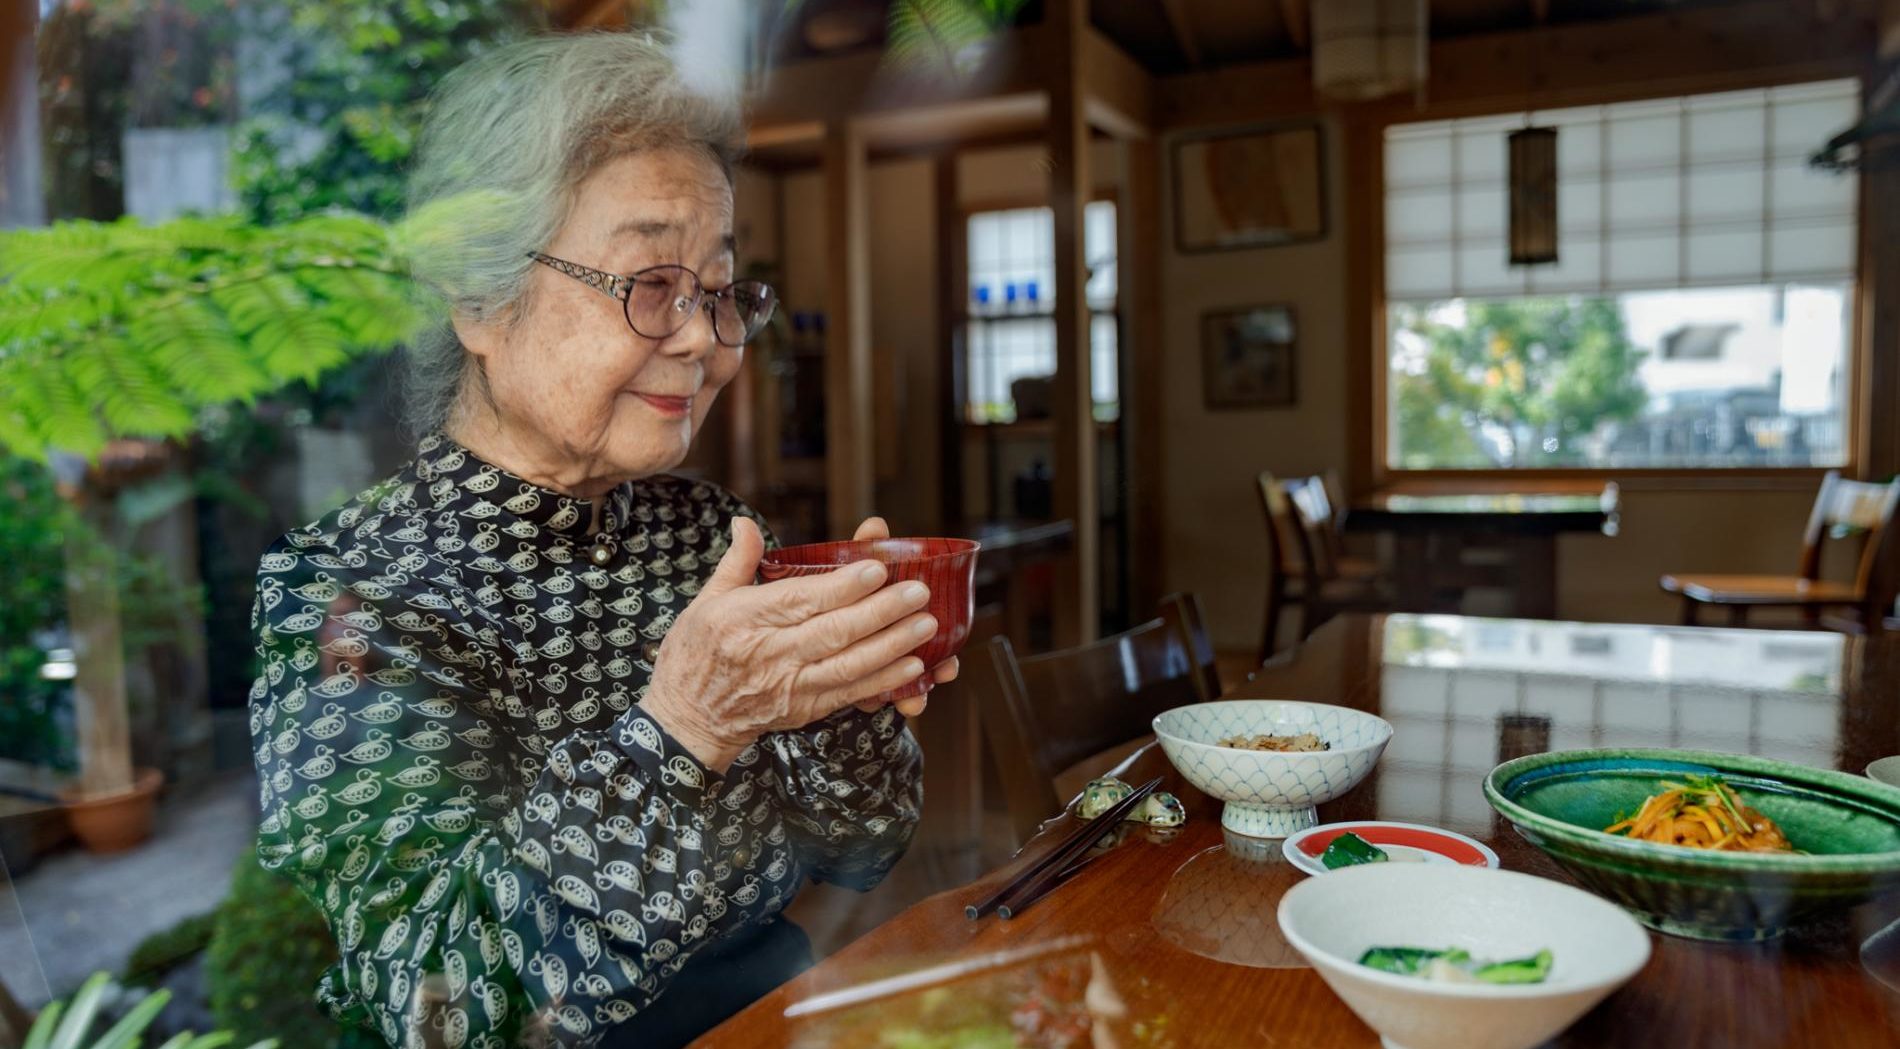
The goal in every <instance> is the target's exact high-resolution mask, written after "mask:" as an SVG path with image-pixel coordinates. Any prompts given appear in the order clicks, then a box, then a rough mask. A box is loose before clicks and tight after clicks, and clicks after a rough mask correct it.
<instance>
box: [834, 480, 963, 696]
mask: <svg viewBox="0 0 1900 1049" xmlns="http://www.w3.org/2000/svg"><path fill="white" fill-rule="evenodd" d="M890 537H891V526H890V522H888V521H886V520H884V519H883V518H882V517H867V518H865V519H864V523H863V524H861V525H859V526H858V531H857V534H856V535H854V536H852V537H851V538H852V539H854V540H857V541H859V542H862V541H864V540H866V539H889V538H890ZM959 666H960V664H959V663H958V662H957V657H955V656H951V657H950V658H949V659H946V660H944V661H943V662H941V663H938V664H937V665H936V666H934V667H931V668H930V687H932V688H935V687H937V686H938V685H943V684H948V683H949V682H952V681H955V680H956V679H957V669H958V668H959ZM884 702H885V701H883V700H876V699H871V700H866V701H864V702H862V703H859V704H858V709H859V710H862V711H866V712H869V711H873V710H876V709H877V708H879V707H881V706H883V705H884ZM929 705H930V695H929V693H925V694H924V695H921V696H911V697H908V698H906V699H900V700H898V701H897V712H898V713H900V714H902V715H904V716H905V717H907V718H914V717H916V716H917V715H919V714H922V713H923V712H924V708H925V707H927V706H929Z"/></svg>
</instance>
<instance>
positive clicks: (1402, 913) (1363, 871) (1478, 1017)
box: [1279, 863, 1649, 1049]
mask: <svg viewBox="0 0 1900 1049" xmlns="http://www.w3.org/2000/svg"><path fill="white" fill-rule="evenodd" d="M1279 918H1280V931H1281V933H1283V934H1284V935H1285V936H1286V939H1287V942H1288V943H1290V944H1292V945H1293V948H1294V949H1295V950H1297V951H1299V952H1300V953H1301V954H1302V955H1304V956H1305V957H1306V960H1307V961H1309V962H1311V963H1312V965H1313V968H1314V969H1315V970H1316V971H1317V972H1318V973H1319V975H1320V978H1321V979H1323V980H1325V981H1326V986H1328V987H1331V988H1332V989H1333V993H1335V994H1337V995H1339V997H1340V998H1341V999H1342V1000H1343V1001H1344V1002H1345V1003H1346V1006H1347V1008H1350V1009H1351V1010H1352V1011H1353V1012H1354V1013H1355V1014H1357V1015H1358V1017H1359V1018H1360V1019H1361V1020H1364V1021H1365V1022H1366V1025H1367V1026H1369V1027H1371V1028H1372V1029H1373V1030H1375V1031H1377V1032H1379V1036H1380V1038H1381V1039H1383V1040H1384V1043H1385V1045H1386V1049H1527V1047H1529V1046H1534V1045H1540V1044H1542V1043H1543V1042H1544V1041H1545V1040H1547V1039H1549V1038H1550V1037H1551V1036H1553V1035H1555V1034H1557V1032H1559V1031H1562V1030H1563V1029H1564V1028H1566V1027H1569V1026H1570V1025H1571V1024H1572V1023H1574V1022H1576V1020H1577V1018H1578V1017H1580V1016H1582V1015H1583V1014H1584V1013H1586V1012H1589V1011H1590V1009H1591V1007H1593V1006H1595V1005H1596V1004H1597V1003H1598V1002H1600V1001H1602V1000H1603V999H1604V998H1606V997H1608V996H1609V995H1610V993H1611V992H1612V991H1614V990H1616V989H1617V988H1618V987H1621V986H1622V985H1623V984H1624V983H1625V982H1627V981H1628V980H1629V979H1630V977H1632V976H1635V975H1636V974H1637V972H1639V971H1641V969H1642V968H1643V966H1644V964H1646V963H1647V962H1648V961H1649V934H1648V933H1646V932H1644V931H1643V929H1642V927H1641V926H1639V925H1637V924H1636V922H1635V921H1633V920H1631V919H1630V916H1629V915H1627V914H1625V913H1623V912H1622V911H1621V910H1619V909H1618V908H1617V907H1616V906H1615V905H1614V904H1611V903H1608V902H1607V901H1604V900H1601V899H1598V898H1597V897H1595V896H1592V895H1590V894H1589V893H1587V892H1584V891H1582V890H1581V889H1574V888H1571V887H1570V886H1568V885H1565V884H1563V883H1561V882H1555V881H1551V880H1549V879H1547V878H1537V877H1532V876H1531V875H1528V874H1519V873H1516V872H1514V871H1502V870H1491V869H1488V868H1484V867H1463V866H1455V865H1450V864H1447V865H1444V866H1421V865H1416V864H1400V863H1373V864H1367V865H1366V866H1363V867H1347V868H1345V869H1343V870H1336V871H1333V872H1332V873H1330V874H1328V875H1326V876H1325V877H1324V878H1308V879H1307V880H1305V881H1303V882H1301V883H1300V884H1298V885H1295V886H1294V887H1293V888H1291V889H1288V890H1287V893H1286V895H1285V896H1283V897H1281V899H1280V912H1279ZM1369 947H1434V948H1441V949H1443V948H1451V947H1462V948H1464V949H1465V950H1467V951H1469V952H1471V955H1472V957H1474V958H1480V959H1485V960H1489V961H1507V960H1510V959H1514V958H1523V957H1527V956H1529V955H1533V954H1536V953H1537V952H1538V951H1540V950H1548V951H1550V953H1551V956H1552V957H1551V967H1550V976H1549V978H1547V979H1546V980H1545V981H1544V982H1543V983H1536V984H1517V985H1497V984H1485V983H1478V984H1462V983H1435V982H1432V981H1429V980H1424V979H1420V978H1419V977H1416V976H1399V975H1397V974H1394V973H1388V972H1380V971H1379V970H1376V969H1369V968H1367V967H1365V966H1363V965H1360V964H1359V957H1360V955H1362V954H1364V953H1365V951H1366V949H1367V948H1369Z"/></svg>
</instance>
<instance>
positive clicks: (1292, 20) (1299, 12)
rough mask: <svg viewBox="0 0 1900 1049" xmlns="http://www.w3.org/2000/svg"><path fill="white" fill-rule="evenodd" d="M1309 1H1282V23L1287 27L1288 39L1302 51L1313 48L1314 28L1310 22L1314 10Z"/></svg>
mask: <svg viewBox="0 0 1900 1049" xmlns="http://www.w3.org/2000/svg"><path fill="white" fill-rule="evenodd" d="M1307 5H1308V0H1280V21H1281V22H1282V23H1284V24H1285V25H1286V38H1287V39H1288V40H1291V41H1292V42H1293V46H1294V47H1297V48H1299V49H1300V50H1302V51H1310V50H1312V47H1313V27H1312V24H1311V23H1310V22H1309V21H1308V18H1309V16H1310V15H1311V14H1312V8H1311V7H1309V6H1307Z"/></svg>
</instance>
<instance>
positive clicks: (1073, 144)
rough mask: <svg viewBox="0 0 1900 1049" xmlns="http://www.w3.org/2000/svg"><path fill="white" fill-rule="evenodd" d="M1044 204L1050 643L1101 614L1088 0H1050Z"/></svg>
mask: <svg viewBox="0 0 1900 1049" xmlns="http://www.w3.org/2000/svg"><path fill="white" fill-rule="evenodd" d="M1047 12H1048V13H1047V14H1046V15H1045V18H1046V19H1047V25H1048V26H1049V27H1050V29H1051V30H1052V32H1051V33H1050V46H1049V47H1048V48H1047V52H1048V57H1047V63H1046V68H1047V70H1048V76H1049V80H1048V85H1049V160H1050V165H1049V208H1050V210H1051V211H1052V212H1054V215H1055V274H1056V287H1055V292H1056V311H1055V322H1056V374H1055V390H1054V400H1055V434H1056V435H1055V478H1054V482H1055V511H1056V516H1057V517H1063V518H1067V519H1068V520H1070V521H1071V522H1073V523H1074V527H1075V540H1074V547H1073V549H1072V554H1071V557H1070V558H1069V559H1068V560H1067V561H1065V562H1064V563H1063V565H1062V566H1061V568H1060V569H1059V570H1058V572H1057V583H1056V595H1055V598H1056V599H1055V641H1056V644H1057V645H1058V646H1065V647H1066V646H1070V645H1076V644H1080V643H1082V642H1085V641H1091V640H1093V639H1094V638H1095V636H1096V633H1097V631H1098V630H1099V626H1100V620H1101V601H1100V598H1099V594H1100V588H1101V511H1100V509H1099V503H1100V501H1101V499H1100V492H1099V487H1100V484H1101V480H1100V473H1099V471H1098V469H1097V466H1096V458H1097V449H1098V440H1097V437H1096V429H1095V413H1094V399H1093V397H1092V396H1091V392H1090V391H1091V387H1092V383H1091V376H1090V368H1089V364H1090V362H1089V308H1088V302H1087V301H1086V300H1085V299H1084V297H1083V288H1084V287H1085V286H1086V284H1087V283H1088V260H1087V258H1086V257H1085V253H1084V251H1083V245H1082V235H1083V225H1082V209H1083V208H1084V207H1085V206H1086V205H1087V204H1088V199H1089V192H1090V190H1091V189H1092V188H1093V185H1092V183H1091V182H1090V179H1089V128H1088V117H1087V105H1088V100H1087V97H1086V88H1085V83H1086V81H1085V76H1086V68H1085V65H1086V62H1085V56H1086V50H1085V46H1084V41H1085V39H1086V35H1087V33H1088V32H1089V13H1088V4H1087V2H1086V0H1051V3H1050V4H1049V6H1048V8H1047Z"/></svg>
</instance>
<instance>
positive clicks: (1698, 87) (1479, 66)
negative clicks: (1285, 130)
mask: <svg viewBox="0 0 1900 1049" xmlns="http://www.w3.org/2000/svg"><path fill="white" fill-rule="evenodd" d="M1884 2H1889V3H1900V0H1884ZM1896 43H1897V44H1900V40H1897V41H1896ZM1873 46H1874V34H1873V33H1872V32H1871V26H1870V25H1869V24H1868V23H1867V22H1866V20H1865V19H1862V18H1842V19H1838V20H1836V21H1833V22H1820V21H1817V20H1815V19H1814V18H1813V17H1812V14H1811V12H1810V11H1809V9H1808V8H1807V7H1806V6H1805V5H1800V4H1789V3H1787V2H1786V0H1753V2H1748V3H1737V4H1725V5H1722V6H1720V7H1708V8H1692V9H1687V10H1681V11H1674V12H1669V13H1665V14H1658V15H1640V16H1633V17H1630V18H1622V19H1615V20H1606V21H1602V22H1590V23H1582V24H1576V25H1569V26H1565V27H1564V28H1563V29H1562V30H1561V31H1557V30H1551V29H1538V30H1528V31H1526V30H1519V31H1516V32H1511V33H1494V34H1486V35H1482V36H1467V37H1456V38H1453V39H1450V40H1441V41H1434V42H1433V43H1432V47H1431V59H1430V69H1431V81H1430V82H1429V83H1428V84H1427V85H1426V89H1425V91H1424V98H1425V104H1424V106H1423V107H1422V108H1421V107H1420V106H1417V105H1415V104H1414V103H1413V101H1412V99H1411V98H1410V97H1409V96H1407V97H1405V98H1395V99H1388V100H1385V101H1381V102H1371V103H1365V104H1360V105H1352V106H1341V105H1339V104H1336V103H1331V102H1329V101H1327V100H1324V99H1320V98H1317V97H1316V96H1315V95H1314V93H1313V91H1312V87H1311V84H1310V82H1309V78H1310V76H1311V73H1310V69H1309V67H1308V65H1307V63H1306V62H1305V61H1304V60H1299V61H1280V62H1263V63H1257V64H1254V65H1247V66H1232V67H1227V68H1223V69H1218V70H1209V71H1207V72H1202V73H1189V74H1183V75H1180V76H1170V77H1161V78H1159V80H1158V91H1159V95H1160V102H1159V106H1160V108H1159V125H1160V127H1161V128H1162V129H1163V130H1171V129H1175V128H1184V127H1203V126H1209V125H1215V124H1234V123H1245V122H1248V121H1257V120H1263V119H1270V118H1272V117H1275V116H1288V115H1295V114H1301V113H1312V112H1316V111H1319V110H1338V111H1340V112H1343V113H1349V114H1351V115H1352V116H1354V117H1360V118H1370V119H1374V120H1378V119H1389V120H1407V119H1418V118H1421V117H1432V118H1438V117H1454V116H1468V115H1474V114H1481V113H1490V112H1498V111H1500V110H1502V109H1509V108H1517V109H1522V108H1523V107H1524V106H1525V104H1526V103H1527V102H1529V103H1530V104H1534V105H1536V106H1539V107H1556V106H1566V105H1584V104H1593V103H1601V102H1613V101H1618V100H1620V99H1636V98H1653V97H1658V96H1662V95H1673V94H1691V93H1696V92H1702V91H1723V90H1731V89H1739V88H1744V87H1757V86H1761V85H1763V84H1767V83H1793V82H1798V81H1802V80H1819V79H1823V78H1827V77H1833V76H1857V75H1859V74H1860V73H1861V71H1862V70H1863V68H1864V65H1865V63H1866V61H1867V59H1868V58H1869V57H1871V55H1872V53H1873ZM1533 78H1534V79H1533Z"/></svg>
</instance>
